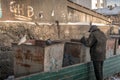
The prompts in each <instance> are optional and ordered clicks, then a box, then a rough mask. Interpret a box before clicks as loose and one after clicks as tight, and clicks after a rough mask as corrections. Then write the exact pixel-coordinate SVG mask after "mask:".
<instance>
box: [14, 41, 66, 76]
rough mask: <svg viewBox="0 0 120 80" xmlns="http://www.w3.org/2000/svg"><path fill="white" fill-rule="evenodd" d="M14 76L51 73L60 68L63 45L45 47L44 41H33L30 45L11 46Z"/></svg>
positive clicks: (54, 44)
mask: <svg viewBox="0 0 120 80" xmlns="http://www.w3.org/2000/svg"><path fill="white" fill-rule="evenodd" d="M13 49H14V73H15V76H16V77H17V76H24V75H29V74H32V73H37V72H44V71H51V70H52V71H53V70H56V69H58V68H61V67H62V59H63V50H64V44H63V43H53V44H50V45H46V41H42V40H35V43H34V44H33V43H32V45H26V44H22V45H17V44H13Z"/></svg>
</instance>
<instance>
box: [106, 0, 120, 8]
mask: <svg viewBox="0 0 120 80" xmlns="http://www.w3.org/2000/svg"><path fill="white" fill-rule="evenodd" d="M104 6H105V7H108V6H113V7H115V6H120V0H104Z"/></svg>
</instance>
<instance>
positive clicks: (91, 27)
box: [89, 25, 98, 32]
mask: <svg viewBox="0 0 120 80" xmlns="http://www.w3.org/2000/svg"><path fill="white" fill-rule="evenodd" d="M97 29H98V28H97V26H96V25H91V26H90V29H89V32H93V31H95V30H97Z"/></svg>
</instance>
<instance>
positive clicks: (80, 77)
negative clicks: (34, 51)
mask: <svg viewBox="0 0 120 80" xmlns="http://www.w3.org/2000/svg"><path fill="white" fill-rule="evenodd" d="M118 72H120V55H117V56H114V57H111V58H109V59H106V61H105V62H104V77H105V78H106V77H109V76H111V75H113V74H115V73H118ZM19 79H20V80H95V76H94V72H93V66H92V63H91V62H89V63H84V64H77V65H73V66H69V67H66V68H63V69H61V70H59V71H56V72H45V73H38V74H35V75H29V76H26V77H24V78H19Z"/></svg>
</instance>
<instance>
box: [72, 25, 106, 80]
mask: <svg viewBox="0 0 120 80" xmlns="http://www.w3.org/2000/svg"><path fill="white" fill-rule="evenodd" d="M89 32H90V35H89V37H88V38H85V37H84V36H83V37H82V38H81V40H80V42H81V43H83V44H84V45H85V46H87V47H90V56H91V60H92V61H93V66H94V71H95V76H96V80H103V62H104V60H105V53H106V41H107V38H106V36H105V34H104V33H103V32H102V31H101V30H100V29H98V28H97V26H96V25H92V26H91V27H90V30H89ZM73 41H75V40H73Z"/></svg>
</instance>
